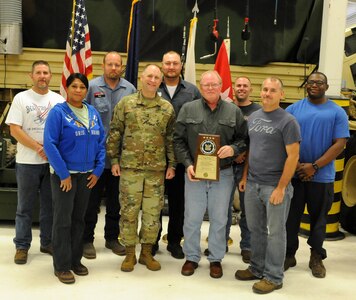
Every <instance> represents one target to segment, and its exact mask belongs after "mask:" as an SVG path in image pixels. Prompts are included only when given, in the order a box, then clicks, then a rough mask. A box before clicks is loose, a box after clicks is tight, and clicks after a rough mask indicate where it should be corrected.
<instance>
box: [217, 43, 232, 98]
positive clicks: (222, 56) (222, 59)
mask: <svg viewBox="0 0 356 300" xmlns="http://www.w3.org/2000/svg"><path fill="white" fill-rule="evenodd" d="M214 70H215V71H217V72H218V73H219V75H220V77H221V79H222V89H221V99H223V100H227V101H230V102H233V98H232V97H233V96H232V83H231V72H230V65H229V59H228V55H227V51H226V46H225V43H224V42H223V43H222V44H221V46H220V50H219V53H218V56H217V58H216V61H215V67H214Z"/></svg>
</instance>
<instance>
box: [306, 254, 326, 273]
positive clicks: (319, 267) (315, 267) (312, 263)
mask: <svg viewBox="0 0 356 300" xmlns="http://www.w3.org/2000/svg"><path fill="white" fill-rule="evenodd" d="M309 268H310V269H311V271H312V274H313V276H314V277H317V278H324V277H325V276H326V269H325V267H324V264H323V260H322V258H321V255H320V254H318V253H317V252H315V251H314V250H312V251H311V255H310V260H309Z"/></svg>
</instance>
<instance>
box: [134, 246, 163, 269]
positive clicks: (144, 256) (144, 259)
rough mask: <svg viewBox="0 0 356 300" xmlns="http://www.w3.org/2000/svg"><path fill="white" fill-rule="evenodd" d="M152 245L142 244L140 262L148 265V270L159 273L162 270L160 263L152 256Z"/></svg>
mask: <svg viewBox="0 0 356 300" xmlns="http://www.w3.org/2000/svg"><path fill="white" fill-rule="evenodd" d="M151 251H152V244H142V248H141V253H140V258H139V260H138V262H139V263H140V264H143V265H146V267H147V269H149V270H151V271H158V270H160V269H161V265H160V263H159V262H158V261H157V260H155V259H154V258H153V256H152V252H151Z"/></svg>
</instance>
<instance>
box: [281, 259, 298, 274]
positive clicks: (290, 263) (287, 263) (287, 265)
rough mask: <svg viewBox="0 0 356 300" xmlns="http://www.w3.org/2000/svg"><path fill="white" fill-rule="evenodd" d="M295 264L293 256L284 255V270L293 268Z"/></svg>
mask: <svg viewBox="0 0 356 300" xmlns="http://www.w3.org/2000/svg"><path fill="white" fill-rule="evenodd" d="M296 265H297V260H296V259H295V256H286V258H285V260H284V272H285V271H287V270H288V269H289V268H293V267H295V266H296Z"/></svg>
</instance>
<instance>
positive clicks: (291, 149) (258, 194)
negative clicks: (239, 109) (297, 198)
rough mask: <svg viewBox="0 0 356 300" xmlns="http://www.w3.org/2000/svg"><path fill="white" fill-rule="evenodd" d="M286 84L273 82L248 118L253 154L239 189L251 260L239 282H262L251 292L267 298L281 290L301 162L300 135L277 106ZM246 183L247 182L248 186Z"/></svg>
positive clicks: (264, 87) (238, 275)
mask: <svg viewBox="0 0 356 300" xmlns="http://www.w3.org/2000/svg"><path fill="white" fill-rule="evenodd" d="M283 97H284V92H283V84H282V81H281V80H280V79H278V78H276V77H269V78H267V79H265V80H264V81H263V84H262V90H261V102H262V109H260V110H258V111H255V112H254V113H252V114H251V115H250V116H249V118H248V121H247V123H248V133H249V138H250V147H249V148H250V150H249V155H248V161H247V162H246V164H245V168H244V174H243V177H242V179H241V181H240V184H239V187H240V189H241V190H246V192H245V209H246V218H247V226H248V229H249V230H250V233H251V260H250V266H249V267H248V268H247V269H246V270H238V271H236V273H235V277H236V279H238V280H258V279H260V281H259V282H256V283H255V284H254V285H253V287H252V289H253V291H254V292H255V293H258V294H267V293H270V292H273V291H274V290H277V289H280V288H282V286H283V271H284V267H283V264H284V257H285V253H286V235H287V233H286V222H287V217H288V212H289V207H290V202H291V198H292V195H293V187H292V185H291V183H290V180H291V178H292V176H293V175H294V172H295V169H296V166H297V162H298V159H299V142H300V140H301V137H300V129H299V125H298V123H297V121H296V119H295V118H294V117H293V116H292V115H291V114H289V113H287V112H286V111H285V110H283V109H282V108H281V107H280V106H279V102H280V100H281V99H282V98H283ZM246 179H247V182H246Z"/></svg>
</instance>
